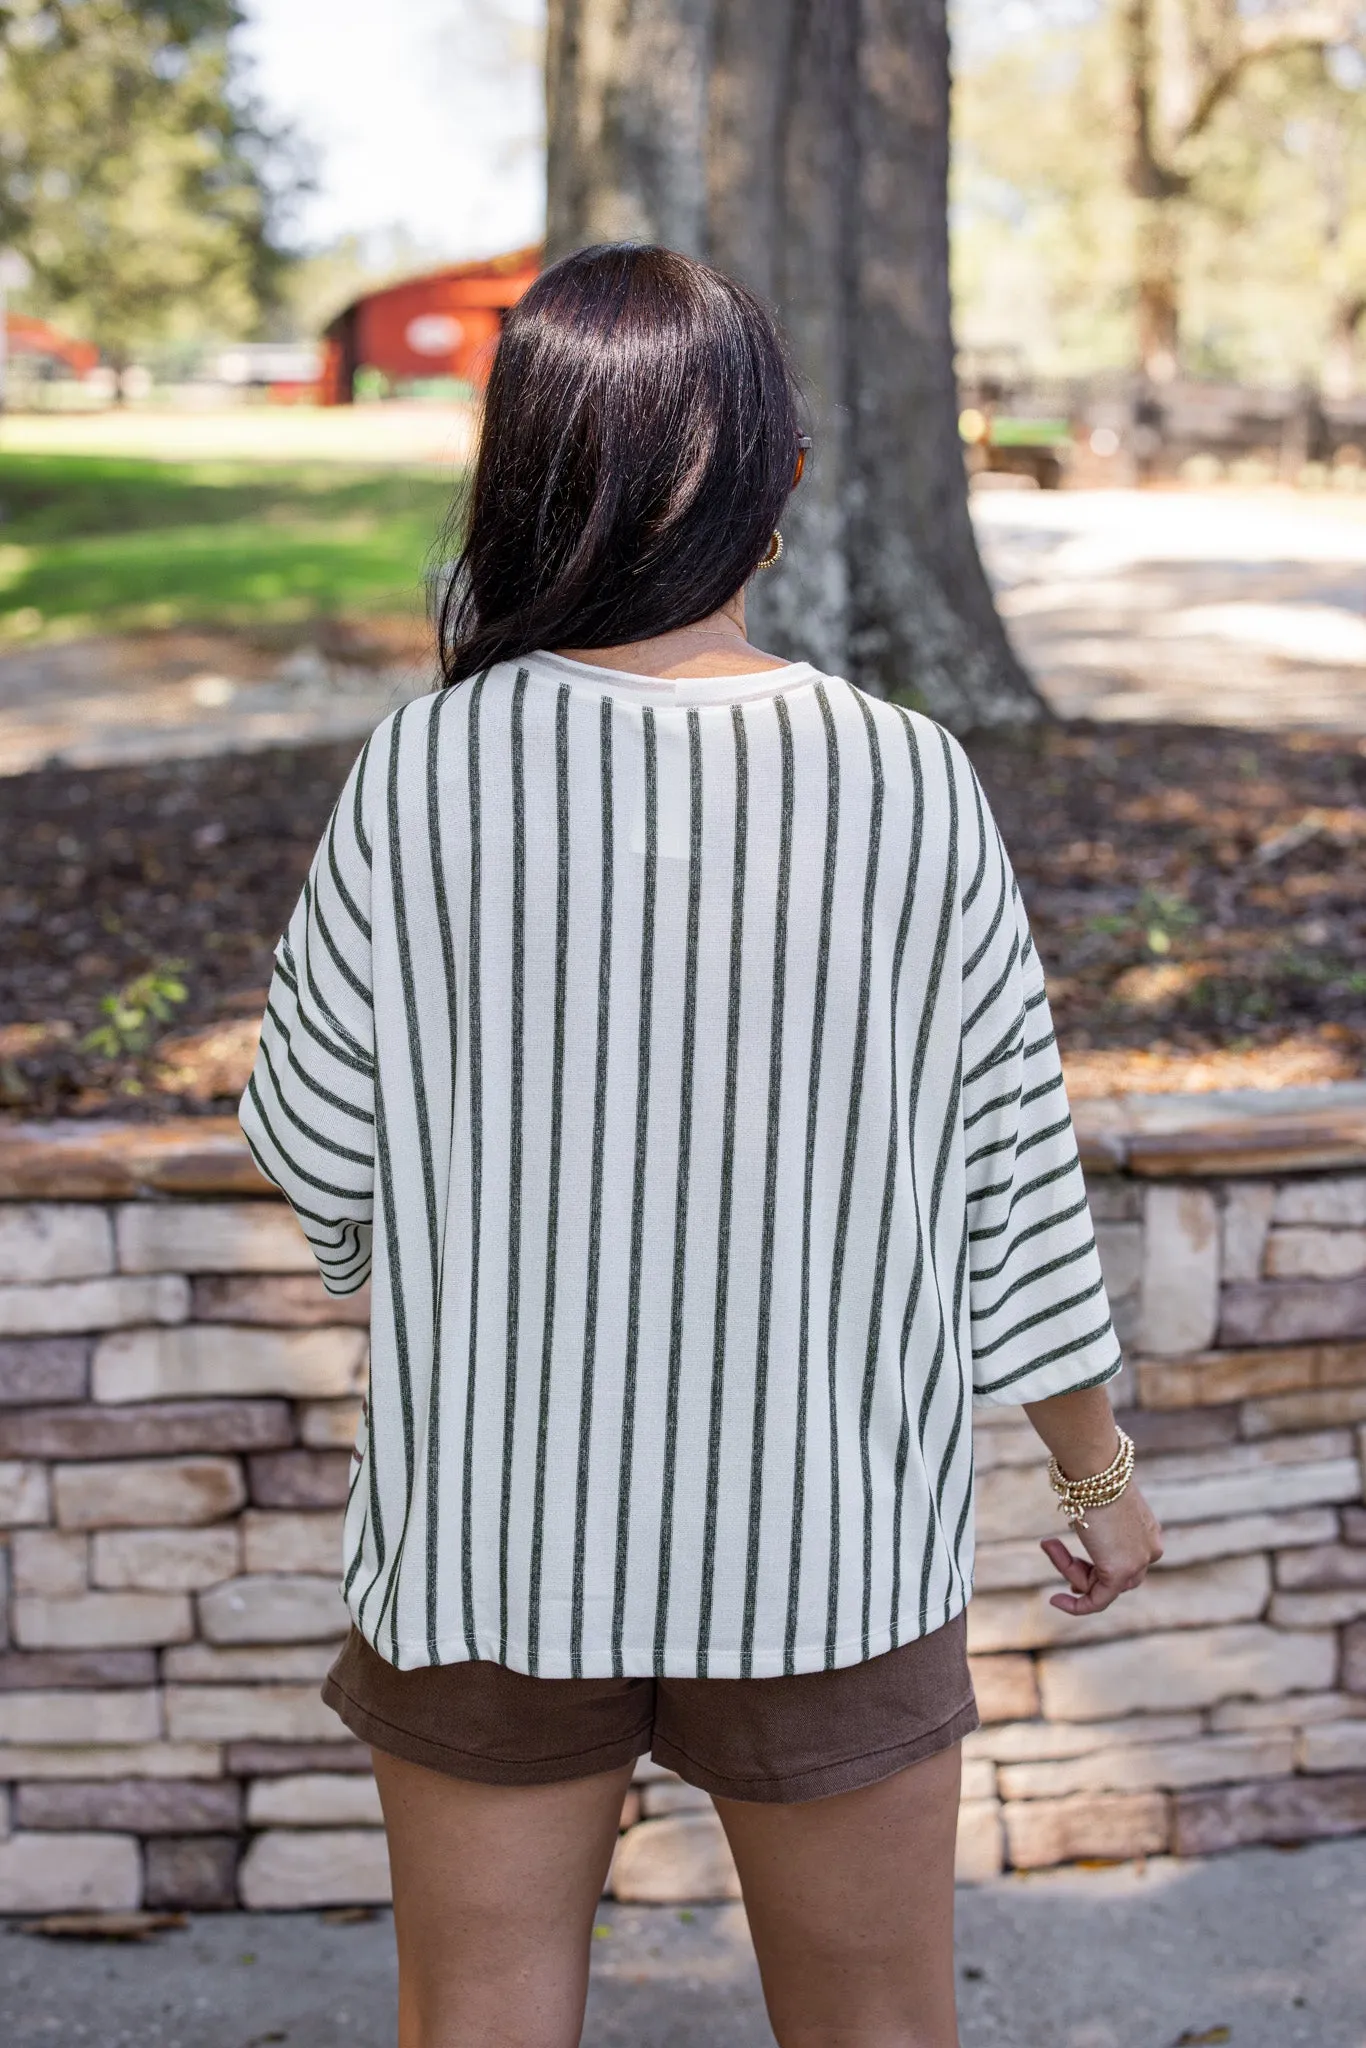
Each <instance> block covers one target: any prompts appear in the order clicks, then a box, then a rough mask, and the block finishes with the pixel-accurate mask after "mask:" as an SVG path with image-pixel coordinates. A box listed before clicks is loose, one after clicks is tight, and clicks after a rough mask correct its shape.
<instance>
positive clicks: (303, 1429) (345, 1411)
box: [299, 1395, 361, 1451]
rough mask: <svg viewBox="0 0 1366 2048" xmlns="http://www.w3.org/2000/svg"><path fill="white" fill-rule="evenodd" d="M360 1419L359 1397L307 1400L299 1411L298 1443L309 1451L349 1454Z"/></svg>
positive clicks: (353, 1444)
mask: <svg viewBox="0 0 1366 2048" xmlns="http://www.w3.org/2000/svg"><path fill="white" fill-rule="evenodd" d="M360 1417H361V1402H360V1397H359V1395H355V1396H353V1397H352V1398H351V1399H350V1400H347V1401H308V1402H306V1403H305V1404H304V1406H303V1407H302V1408H301V1409H300V1411H299V1441H300V1442H301V1443H303V1444H306V1445H307V1446H308V1448H309V1450H311V1451H349V1450H351V1449H353V1448H354V1446H355V1442H356V1434H357V1431H358V1430H359V1429H360Z"/></svg>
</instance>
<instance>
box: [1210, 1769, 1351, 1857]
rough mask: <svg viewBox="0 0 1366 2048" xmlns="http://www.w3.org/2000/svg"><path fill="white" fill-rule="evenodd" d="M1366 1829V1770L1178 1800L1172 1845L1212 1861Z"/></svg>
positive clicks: (1232, 1787)
mask: <svg viewBox="0 0 1366 2048" xmlns="http://www.w3.org/2000/svg"><path fill="white" fill-rule="evenodd" d="M1363 1829H1366V1771H1352V1772H1342V1773H1334V1774H1332V1775H1325V1776H1323V1777H1298V1778H1281V1779H1279V1780H1277V1779H1272V1780H1271V1781H1269V1782H1267V1783H1265V1784H1256V1785H1227V1786H1224V1787H1223V1788H1222V1789H1217V1790H1210V1791H1208V1792H1182V1793H1179V1794H1178V1795H1177V1799H1176V1810H1175V1816H1174V1825H1173V1840H1172V1846H1173V1848H1174V1849H1175V1851H1176V1854H1177V1855H1178V1856H1210V1855H1213V1854H1214V1853H1215V1852H1216V1851H1218V1850H1220V1849H1238V1848H1242V1847H1243V1845H1244V1844H1245V1843H1249V1842H1315V1841H1324V1840H1326V1839H1327V1838H1328V1837H1330V1836H1333V1835H1355V1834H1359V1833H1361V1831H1362V1830H1363Z"/></svg>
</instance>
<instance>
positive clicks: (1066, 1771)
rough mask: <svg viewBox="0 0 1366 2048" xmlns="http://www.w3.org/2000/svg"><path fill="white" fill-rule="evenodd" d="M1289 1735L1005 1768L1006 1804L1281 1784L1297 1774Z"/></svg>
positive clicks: (1202, 1740) (1210, 1739)
mask: <svg viewBox="0 0 1366 2048" xmlns="http://www.w3.org/2000/svg"><path fill="white" fill-rule="evenodd" d="M1294 1762H1295V1738H1294V1736H1293V1735H1291V1734H1289V1733H1279V1734H1276V1733H1268V1734H1262V1735H1250V1734H1249V1735H1201V1736H1196V1737H1195V1738H1193V1739H1191V1740H1189V1741H1186V1742H1145V1743H1140V1742H1134V1743H1126V1744H1124V1745H1123V1746H1122V1747H1121V1748H1118V1749H1093V1750H1090V1751H1089V1752H1088V1753H1087V1754H1086V1755H1085V1756H1075V1757H1065V1758H1059V1759H1057V1760H1055V1761H1052V1762H1042V1761H1041V1762H1038V1763H1021V1764H1002V1765H1001V1766H1000V1767H999V1775H1000V1788H1001V1796H1002V1798H1004V1799H1061V1798H1065V1797H1068V1796H1070V1795H1071V1794H1073V1793H1080V1792H1088V1793H1089V1792H1171V1791H1176V1790H1178V1789H1180V1788H1181V1787H1183V1786H1189V1785H1235V1784H1238V1783H1240V1782H1241V1781H1242V1780H1244V1779H1249V1778H1280V1777H1284V1775H1285V1773H1286V1772H1287V1771H1289V1770H1292V1769H1293V1768H1294Z"/></svg>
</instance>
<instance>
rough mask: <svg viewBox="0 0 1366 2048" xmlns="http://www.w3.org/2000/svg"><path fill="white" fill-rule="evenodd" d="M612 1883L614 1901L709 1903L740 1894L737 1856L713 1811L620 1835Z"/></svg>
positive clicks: (670, 1818)
mask: <svg viewBox="0 0 1366 2048" xmlns="http://www.w3.org/2000/svg"><path fill="white" fill-rule="evenodd" d="M608 1887H609V1889H610V1891H611V1895H612V1897H613V1898H614V1899H621V1900H623V1901H630V1902H632V1903H634V1904H637V1905H643V1906H689V1905H708V1904H710V1903H712V1902H714V1901H718V1900H721V1899H738V1898H739V1896H740V1880H739V1878H738V1876H737V1875H736V1871H735V1859H734V1858H733V1857H732V1855H731V1853H730V1844H729V1842H727V1840H726V1836H725V1831H724V1829H723V1828H722V1826H721V1823H720V1821H719V1820H718V1819H717V1818H716V1815H715V1814H714V1813H674V1814H669V1815H668V1816H667V1817H666V1818H664V1819H662V1820H643V1821H641V1823H640V1825H639V1826H638V1827H634V1828H632V1829H630V1831H629V1832H628V1833H627V1834H624V1835H622V1836H621V1837H620V1838H619V1839H618V1842H617V1847H616V1854H615V1855H614V1856H613V1858H612V1872H611V1876H610V1877H609V1879H608Z"/></svg>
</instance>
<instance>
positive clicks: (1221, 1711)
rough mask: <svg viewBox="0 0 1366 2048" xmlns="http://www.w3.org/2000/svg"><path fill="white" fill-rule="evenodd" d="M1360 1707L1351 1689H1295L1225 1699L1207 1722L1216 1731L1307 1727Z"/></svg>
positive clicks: (1228, 1731)
mask: <svg viewBox="0 0 1366 2048" xmlns="http://www.w3.org/2000/svg"><path fill="white" fill-rule="evenodd" d="M1363 1711H1366V1709H1363V1706H1362V1703H1361V1701H1360V1700H1355V1701H1354V1700H1353V1699H1352V1697H1351V1695H1350V1693H1345V1692H1295V1693H1287V1694H1285V1695H1284V1696H1283V1697H1282V1698H1280V1699H1270V1700H1225V1701H1224V1702H1223V1704H1222V1706H1218V1707H1215V1708H1214V1710H1213V1712H1212V1713H1211V1714H1210V1717H1209V1725H1210V1727H1211V1729H1212V1730H1213V1732H1214V1733H1215V1734H1216V1735H1223V1734H1239V1733H1242V1732H1243V1731H1244V1730H1247V1729H1262V1728H1292V1729H1293V1728H1309V1727H1317V1725H1318V1724H1319V1722H1321V1721H1341V1720H1343V1719H1345V1718H1346V1717H1347V1716H1349V1715H1351V1714H1354V1713H1357V1714H1359V1713H1361V1712H1363Z"/></svg>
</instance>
